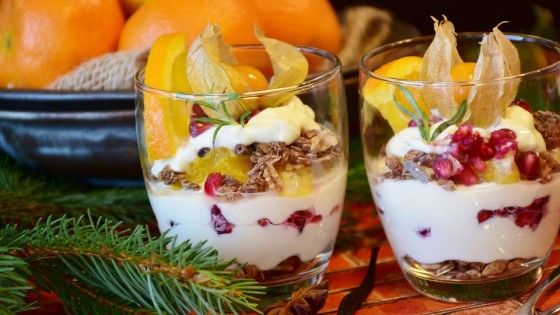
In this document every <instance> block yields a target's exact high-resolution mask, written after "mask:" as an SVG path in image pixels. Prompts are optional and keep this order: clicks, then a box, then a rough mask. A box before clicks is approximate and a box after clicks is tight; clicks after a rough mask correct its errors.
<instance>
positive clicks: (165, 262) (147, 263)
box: [0, 215, 264, 314]
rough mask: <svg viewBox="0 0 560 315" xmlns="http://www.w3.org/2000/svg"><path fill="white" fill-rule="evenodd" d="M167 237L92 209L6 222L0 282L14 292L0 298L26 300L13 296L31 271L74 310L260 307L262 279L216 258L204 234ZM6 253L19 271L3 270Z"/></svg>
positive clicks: (20, 293)
mask: <svg viewBox="0 0 560 315" xmlns="http://www.w3.org/2000/svg"><path fill="white" fill-rule="evenodd" d="M173 241H174V238H171V237H167V236H166V235H162V236H161V237H154V236H152V235H150V232H149V230H148V229H147V228H146V227H143V226H137V227H136V228H134V229H127V228H124V227H123V226H122V224H120V223H113V222H112V221H110V220H104V219H97V220H95V219H94V218H93V217H92V216H91V215H90V216H89V217H88V219H86V218H85V217H84V216H81V217H79V218H71V217H66V216H63V217H62V218H58V219H54V218H53V217H48V218H47V219H46V220H39V221H37V222H36V223H35V224H34V227H33V228H31V229H23V228H20V227H18V226H17V225H13V224H8V225H5V226H4V227H3V228H2V229H0V249H3V248H4V249H5V250H4V251H5V252H7V251H8V249H9V255H5V256H6V257H4V256H0V282H2V283H5V284H7V287H8V288H9V289H10V290H9V291H10V292H12V294H11V295H6V294H4V293H3V291H0V300H1V299H2V298H4V299H6V300H7V301H9V302H10V303H12V304H14V305H15V306H22V305H24V304H22V300H18V297H19V298H23V297H24V296H25V291H26V290H28V289H29V287H27V286H26V285H25V284H26V283H27V281H29V280H30V279H33V281H34V283H35V285H36V286H37V287H38V288H40V289H41V290H43V291H46V292H52V293H55V294H56V295H57V296H59V297H60V298H61V299H62V300H63V302H64V303H65V307H67V308H68V310H70V311H72V312H74V313H87V314H90V313H91V314H109V313H111V314H120V313H123V314H131V313H132V314H136V313H157V314H185V313H189V312H190V313H198V314H206V313H215V314H218V313H217V311H216V310H222V311H220V313H222V314H223V313H226V312H228V313H234V314H237V313H239V312H246V311H253V312H259V311H258V310H257V308H256V307H257V302H258V298H257V297H256V296H257V295H259V294H263V293H264V287H261V286H257V283H256V282H255V281H254V280H251V279H244V278H236V277H235V276H236V275H237V273H238V272H239V268H238V266H237V265H236V264H235V262H234V261H229V262H223V261H220V260H219V259H218V255H217V251H216V250H214V249H212V248H209V247H206V246H204V243H203V242H202V243H199V244H191V243H190V242H184V243H181V244H179V245H174V246H172V247H171V248H169V249H168V247H169V246H170V245H172V244H174V243H173ZM4 260H11V261H13V263H11V264H10V266H12V267H15V266H18V264H17V263H15V262H19V265H20V266H21V268H20V269H21V270H20V272H16V273H15V274H11V273H9V272H10V271H9V270H8V271H5V270H4V269H3V268H2V263H3V262H4ZM22 268H23V269H22ZM27 268H28V269H27ZM26 270H29V272H30V273H31V275H32V277H29V276H28V275H27V274H26ZM4 278H8V279H9V281H4V280H3V279H4ZM5 287H6V286H5ZM246 292H249V293H246ZM109 311H110V312H109ZM2 314H4V313H2Z"/></svg>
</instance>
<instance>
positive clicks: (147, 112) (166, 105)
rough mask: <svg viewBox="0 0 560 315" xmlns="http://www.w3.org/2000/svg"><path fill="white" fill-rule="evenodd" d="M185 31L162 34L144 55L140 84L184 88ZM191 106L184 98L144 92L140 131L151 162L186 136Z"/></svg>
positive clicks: (174, 148) (166, 154)
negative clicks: (145, 56)
mask: <svg viewBox="0 0 560 315" xmlns="http://www.w3.org/2000/svg"><path fill="white" fill-rule="evenodd" d="M185 40H186V36H185V34H182V33H179V34H166V35H162V36H161V37H160V38H158V39H157V40H156V42H155V43H154V45H153V46H152V48H151V50H150V54H149V55H148V61H147V62H146V72H145V76H144V84H145V85H147V86H149V87H152V88H156V89H160V90H166V91H177V92H188V91H189V90H190V86H189V83H188V81H187V74H186V67H187V66H186V62H187V61H186V55H187V48H186V46H185ZM191 111H192V106H190V105H187V104H186V103H185V101H182V100H178V99H172V98H167V97H163V96H160V95H158V94H155V93H149V92H145V93H144V135H145V144H146V149H147V151H148V158H149V160H150V161H151V162H153V161H155V160H160V159H164V158H169V157H171V156H173V155H174V154H175V152H176V151H177V149H178V148H179V146H180V145H181V144H183V143H184V142H185V141H187V140H188V139H189V122H190V115H191Z"/></svg>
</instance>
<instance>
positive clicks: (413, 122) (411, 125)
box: [408, 119, 418, 127]
mask: <svg viewBox="0 0 560 315" xmlns="http://www.w3.org/2000/svg"><path fill="white" fill-rule="evenodd" d="M408 127H418V124H416V121H415V120H414V119H411V120H410V121H409V122H408Z"/></svg>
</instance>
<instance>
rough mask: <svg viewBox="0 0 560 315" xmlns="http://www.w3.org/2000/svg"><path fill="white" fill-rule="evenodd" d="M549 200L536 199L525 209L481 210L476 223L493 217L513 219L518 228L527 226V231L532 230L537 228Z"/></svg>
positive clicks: (544, 198) (510, 207)
mask: <svg viewBox="0 0 560 315" xmlns="http://www.w3.org/2000/svg"><path fill="white" fill-rule="evenodd" d="M549 199H550V196H546V197H542V198H538V199H535V200H533V202H532V203H531V204H530V205H528V206H525V207H516V206H509V207H504V208H500V209H495V210H488V209H483V210H480V211H479V212H478V214H477V220H478V223H482V222H484V221H486V220H489V219H490V218H492V217H494V216H499V217H503V218H507V217H513V220H514V222H515V225H517V226H518V227H520V228H522V227H525V226H528V227H529V229H531V230H534V229H536V228H537V226H538V225H539V223H540V222H541V220H542V218H543V216H544V213H545V212H546V209H547V207H548V200H549Z"/></svg>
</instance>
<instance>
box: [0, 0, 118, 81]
mask: <svg viewBox="0 0 560 315" xmlns="http://www.w3.org/2000/svg"><path fill="white" fill-rule="evenodd" d="M123 25H124V14H123V12H122V9H121V6H120V3H119V0H48V1H46V0H26V1H21V0H19V1H18V0H1V1H0V88H5V87H13V88H42V87H44V86H46V85H48V84H49V83H51V82H52V81H54V80H55V79H56V78H57V77H58V76H60V75H62V74H64V73H66V72H68V71H70V70H71V69H72V68H74V67H75V66H77V65H79V64H80V63H82V62H84V61H86V60H88V59H91V58H93V57H96V56H99V55H102V54H104V53H107V52H111V51H114V50H116V48H117V42H118V38H119V34H120V31H121V29H122V27H123Z"/></svg>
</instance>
